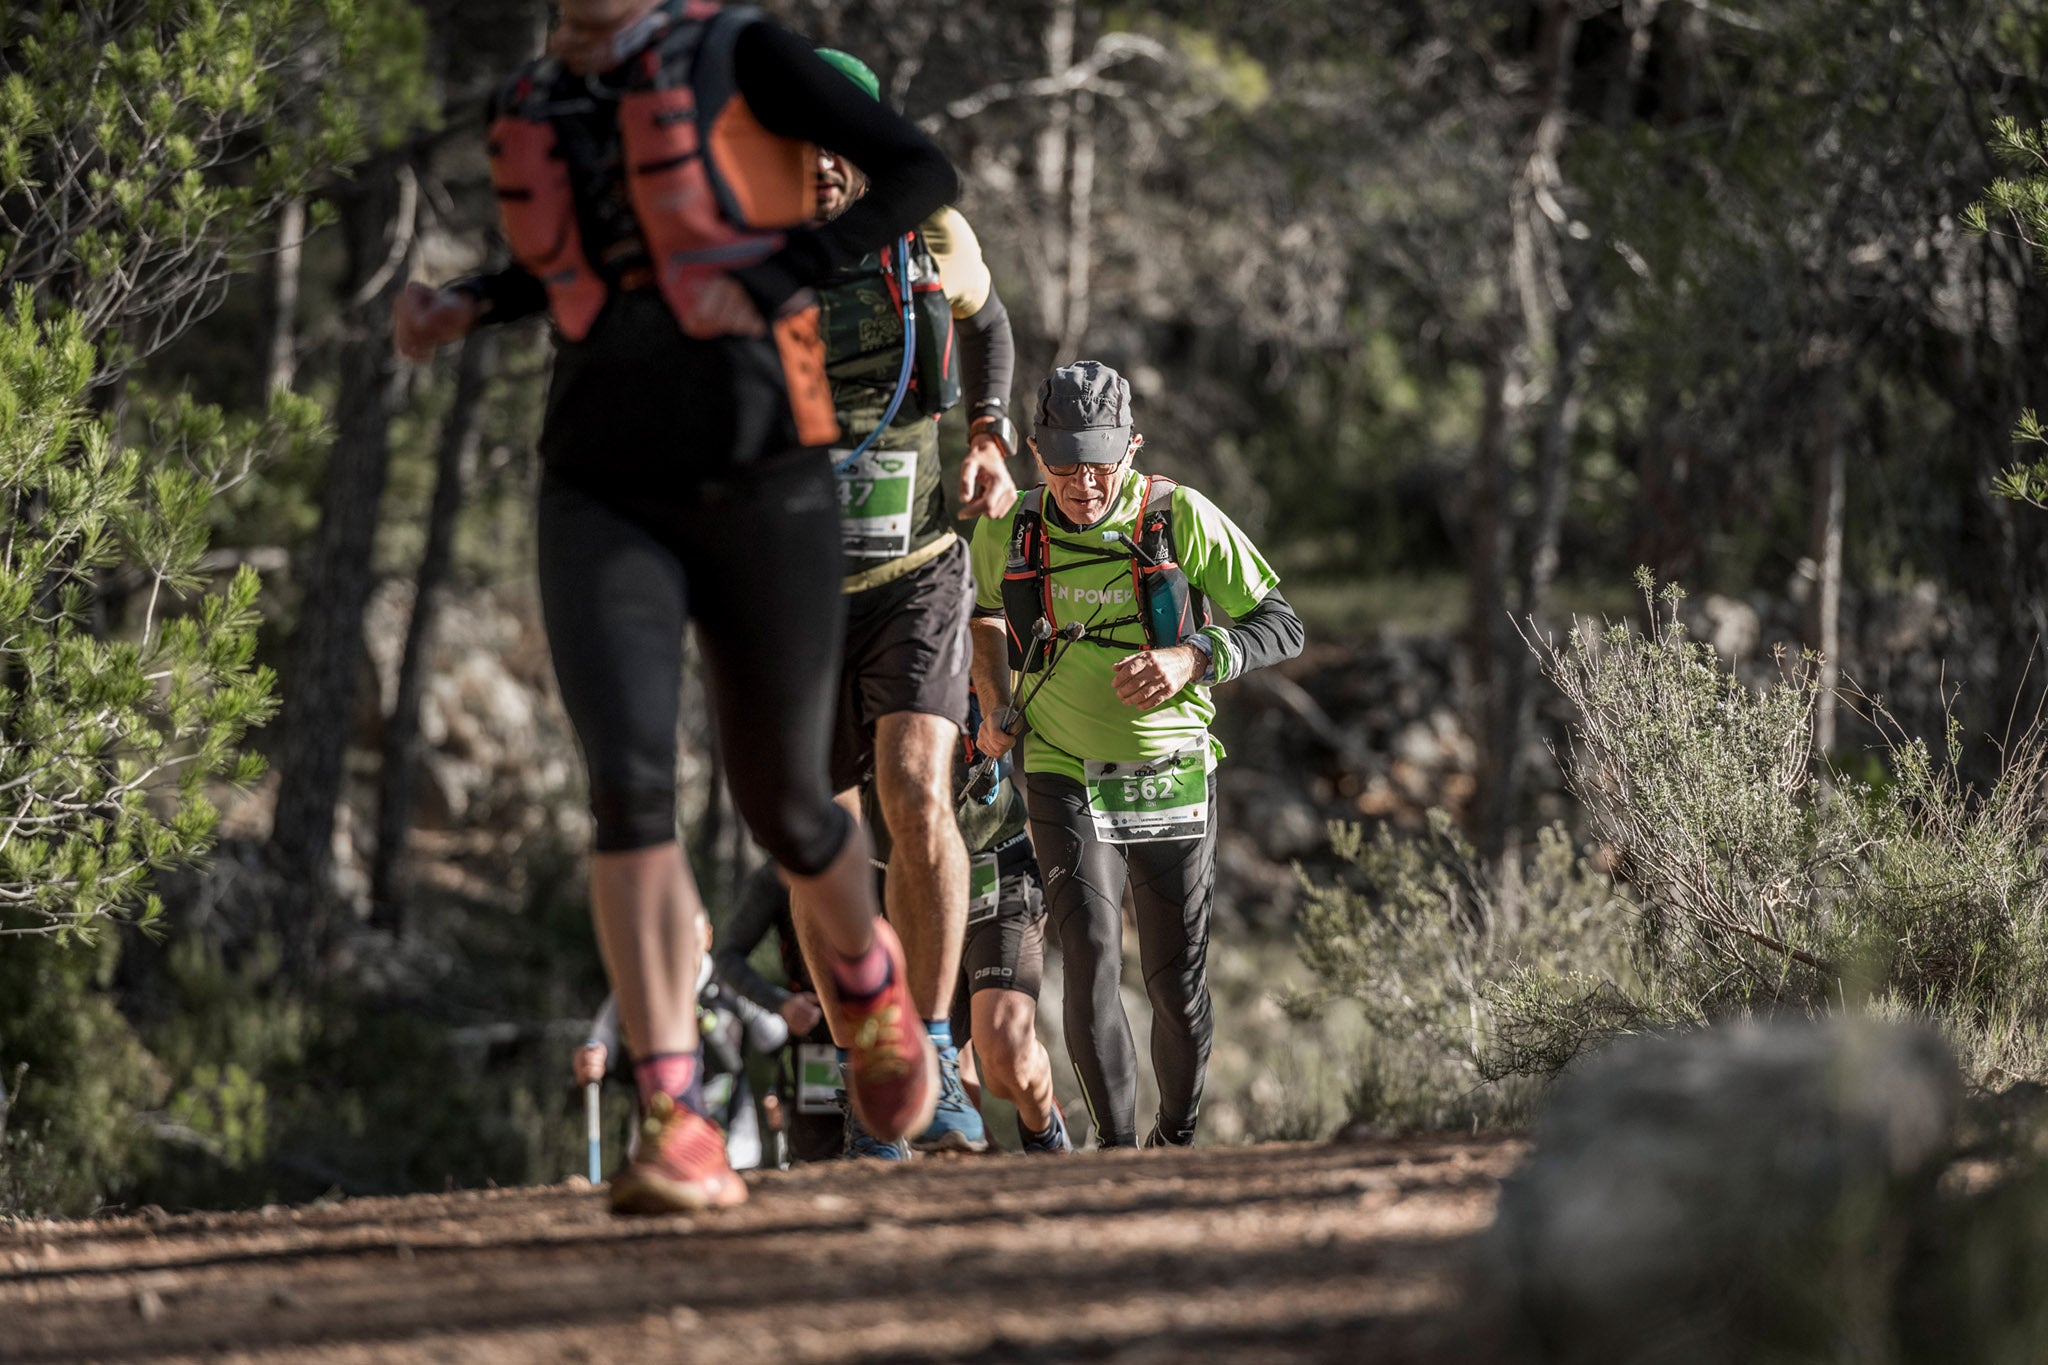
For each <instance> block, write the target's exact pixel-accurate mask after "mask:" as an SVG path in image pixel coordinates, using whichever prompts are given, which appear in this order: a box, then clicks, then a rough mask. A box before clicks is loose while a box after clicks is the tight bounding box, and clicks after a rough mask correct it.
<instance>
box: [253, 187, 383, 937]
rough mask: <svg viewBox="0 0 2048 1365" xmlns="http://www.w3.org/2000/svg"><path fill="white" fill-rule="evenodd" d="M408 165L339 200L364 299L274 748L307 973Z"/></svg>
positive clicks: (368, 529) (366, 572) (352, 699)
mask: <svg viewBox="0 0 2048 1365" xmlns="http://www.w3.org/2000/svg"><path fill="white" fill-rule="evenodd" d="M400 171H401V167H400V165H399V163H398V161H397V160H396V159H395V158H386V159H385V160H383V161H381V162H379V163H376V164H373V165H372V166H370V167H368V168H367V169H365V170H364V172H363V173H362V174H361V176H360V177H359V178H358V180H357V182H356V184H357V189H356V190H355V192H353V193H351V194H350V195H349V196H348V197H347V198H345V199H344V200H342V202H341V204H340V205H339V207H340V211H341V214H340V216H341V228H342V233H343V236H344V239H345V241H346V244H347V248H348V253H349V273H348V282H347V285H346V286H345V288H346V289H347V291H348V295H349V296H350V297H351V298H352V299H353V301H354V302H353V306H352V308H351V309H350V318H349V321H350V324H351V325H350V328H349V332H348V339H347V340H346V341H345V342H343V344H342V347H341V364H340V370H341V386H340V390H339V392H338V393H337V395H336V399H335V409H336V411H337V412H338V413H339V420H338V422H337V426H336V431H335V439H334V447H333V449H332V451H331V452H330V453H329V455H328V458H327V470H326V475H325V477H324V479H323V481H322V487H321V495H320V526H319V529H318V531H317V532H316V534H315V537H314V544H313V547H312V549H311V551H310V553H309V554H308V555H307V556H306V558H305V559H304V561H303V574H302V581H303V583H304V595H303V598H302V599H301V602H300V605H299V621H298V627H297V629H296V630H294V631H293V633H292V642H291V646H290V667H289V671H288V672H287V673H286V674H285V676H286V678H288V679H289V684H288V686H287V687H286V689H285V692H284V699H283V707H282V709H281V712H280V715H279V718H278V726H279V730H280V738H279V742H278V747H277V750H276V753H275V755H274V757H273V764H274V766H275V767H276V768H277V770H278V778H279V785H278V798H277V816H276V821H275V823H274V825H273V826H272V829H271V836H270V846H271V855H272V859H273V861H274V864H275V866H276V867H277V870H278V871H279V873H280V874H281V875H282V877H283V879H284V885H285V886H287V887H288V888H290V889H291V895H290V903H289V904H286V905H282V906H280V907H279V908H278V912H279V914H280V916H281V922H280V924H279V925H278V928H279V932H280V938H281V939H282V940H283V941H284V943H285V945H286V947H287V952H288V955H289V957H290V959H291V961H292V965H293V967H294V969H295V970H297V971H299V972H300V973H302V974H310V973H311V972H312V970H313V968H314V967H315V965H316V964H317V963H318V962H319V960H320V958H321V956H322V955H323V953H324V950H325V947H326V944H327V940H328V938H329V936H330V933H331V925H330V922H329V920H330V914H331V909H332V902H333V900H334V888H333V886H332V885H331V882H332V877H333V873H334V825H335V807H336V805H337V804H338V803H339V802H340V800H341V798H342V795H343V782H344V779H345V776H346V773H345V765H346V760H347V756H348V747H349V741H350V740H351V738H353V733H354V728H355V727H354V720H355V711H356V687H357V679H358V677H359V675H360V672H361V665H362V657H363V610H364V607H365V606H366V605H367V603H368V601H369V597H370V589H371V586H372V582H371V558H370V556H371V548H372V543H373V541H374V540H375V537H376V532H377V514H378V508H379V504H380V503H381V501H382V499H383V496H384V478H385V473H386V468H387V465H388V463H389V459H390V453H391V447H390V422H391V414H392V412H393V410H394V409H395V408H396V407H397V405H398V399H399V389H400V373H399V369H398V365H397V362H396V358H395V357H394V356H393V354H392V350H391V340H390V333H389V325H388V321H387V320H388V319H389V317H390V314H391V301H392V299H393V298H394V297H395V296H396V295H397V293H398V290H399V288H400V286H401V285H403V283H404V281H405V272H404V271H403V270H389V269H386V268H385V266H386V265H387V263H388V257H389V255H390V249H391V243H392V242H393V241H394V240H396V234H409V233H410V231H411V224H409V223H400V222H397V221H395V219H396V215H397V210H398V207H399V205H400V202H401V198H402V196H401V194H400V190H399V183H400V181H399V176H400ZM371 280H376V281H378V287H377V288H375V289H373V290H370V291H369V292H368V293H367V295H366V296H365V295H364V294H363V293H362V286H363V284H364V283H365V282H366V281H371Z"/></svg>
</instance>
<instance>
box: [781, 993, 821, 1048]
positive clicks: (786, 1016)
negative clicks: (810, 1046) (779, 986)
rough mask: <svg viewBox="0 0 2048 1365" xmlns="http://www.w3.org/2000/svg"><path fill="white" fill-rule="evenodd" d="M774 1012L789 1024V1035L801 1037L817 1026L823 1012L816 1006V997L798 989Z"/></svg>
mask: <svg viewBox="0 0 2048 1365" xmlns="http://www.w3.org/2000/svg"><path fill="white" fill-rule="evenodd" d="M775 1012H776V1013H777V1014H779V1015H781V1016H782V1019H783V1022H784V1023H786V1024H788V1025H789V1032H790V1036H791V1037H793V1038H795V1037H801V1036H803V1035H804V1034H806V1033H809V1032H810V1031H811V1030H812V1029H814V1028H816V1027H817V1026H818V1021H819V1020H820V1019H823V1018H824V1017H825V1012H824V1011H823V1010H821V1009H819V1008H818V997H817V996H815V995H812V994H811V993H810V992H809V991H798V992H797V993H796V994H794V995H792V996H790V997H789V999H787V1000H785V1001H783V1002H782V1004H781V1005H779V1006H778V1007H777V1008H776V1010H775Z"/></svg>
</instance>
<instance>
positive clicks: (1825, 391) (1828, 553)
mask: <svg viewBox="0 0 2048 1365" xmlns="http://www.w3.org/2000/svg"><path fill="white" fill-rule="evenodd" d="M1815 389H1816V392H1817V395H1818V397H1819V400H1820V406H1819V411H1818V412H1817V413H1816V414H1815V420H1814V424H1813V530H1812V534H1811V537H1810V539H1809V542H1808V546H1807V554H1808V556H1809V557H1810V558H1811V559H1812V561H1813V593H1812V595H1811V596H1810V597H1809V598H1808V599H1807V602H1806V645H1807V648H1809V649H1811V650H1813V651H1814V653H1816V654H1818V655H1819V656H1820V676H1819V683H1820V695H1819V696H1818V697H1817V698H1815V700H1814V707H1813V752H1814V756H1815V757H1816V758H1819V759H1823V760H1825V759H1826V757H1827V756H1828V754H1829V753H1831V752H1832V751H1833V750H1834V747H1835V712H1836V706H1835V690H1836V688H1837V687H1839V686H1840V685H1841V681H1842V502H1843V496H1842V495H1843V487H1842V480H1843V460H1842V420H1841V406H1842V385H1841V376H1840V373H1839V370H1838V369H1837V368H1836V367H1833V366H1831V367H1829V369H1828V371H1827V372H1826V374H1825V375H1824V376H1823V377H1822V379H1821V382H1820V383H1819V384H1817V385H1816V386H1815Z"/></svg>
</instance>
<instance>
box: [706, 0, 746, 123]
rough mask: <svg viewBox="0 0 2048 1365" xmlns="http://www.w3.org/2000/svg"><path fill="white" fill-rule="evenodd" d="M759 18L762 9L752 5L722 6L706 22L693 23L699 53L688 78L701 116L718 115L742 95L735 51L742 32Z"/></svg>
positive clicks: (708, 117) (713, 116)
mask: <svg viewBox="0 0 2048 1365" xmlns="http://www.w3.org/2000/svg"><path fill="white" fill-rule="evenodd" d="M760 20H761V11H760V10H758V9H755V8H754V7H753V6H752V5H721V6H719V7H718V9H717V11H716V12H715V13H713V14H712V15H711V16H710V17H709V18H708V19H706V20H705V21H704V22H703V23H701V24H694V25H691V27H692V28H694V29H696V30H697V33H698V37H697V38H696V39H694V42H695V44H696V48H697V52H696V59H695V61H694V62H693V63H692V65H691V68H690V71H689V80H690V84H691V85H692V86H694V87H695V88H696V91H697V108H698V110H699V112H700V117H703V118H706V119H710V118H715V117H716V116H717V114H718V111H719V110H721V109H723V108H725V106H726V105H727V104H729V103H731V102H732V100H733V98H734V97H735V96H737V95H738V94H739V91H740V86H739V76H738V74H737V63H736V62H735V60H734V57H733V52H734V50H735V49H736V48H738V46H739V41H740V34H741V33H742V32H744V31H745V30H746V29H747V28H749V27H751V26H752V25H754V24H756V23H759V22H760Z"/></svg>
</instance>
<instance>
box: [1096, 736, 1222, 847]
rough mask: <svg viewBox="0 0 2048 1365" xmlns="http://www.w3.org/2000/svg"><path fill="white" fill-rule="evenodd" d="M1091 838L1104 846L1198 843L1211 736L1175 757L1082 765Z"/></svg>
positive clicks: (1205, 825) (1203, 827) (1203, 830)
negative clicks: (1167, 841)
mask: <svg viewBox="0 0 2048 1365" xmlns="http://www.w3.org/2000/svg"><path fill="white" fill-rule="evenodd" d="M1082 766H1083V769H1084V771H1085V772H1086V774H1087V787H1088V813H1089V814H1090V815H1091V816H1093V817H1094V820H1095V837H1096V838H1098V839H1100V840H1102V841H1103V842H1104V843H1108V844H1148V843H1152V842H1154V841H1156V840H1161V839H1199V838H1201V837H1202V836H1203V835H1204V834H1207V833H1208V832H1209V736H1208V735H1207V734H1204V735H1202V736H1201V737H1200V738H1199V739H1197V740H1196V741H1195V742H1194V743H1192V744H1190V745H1188V746H1187V747H1186V748H1184V749H1182V750H1181V751H1180V752H1178V753H1173V754H1168V755H1166V756H1165V757H1163V758H1148V759H1140V760H1136V761H1124V762H1116V763H1097V762H1089V763H1086V764H1083V765H1082Z"/></svg>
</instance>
